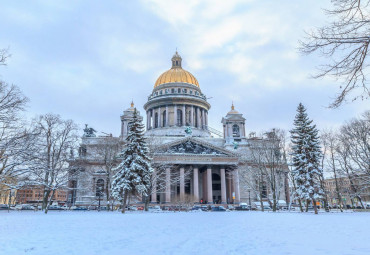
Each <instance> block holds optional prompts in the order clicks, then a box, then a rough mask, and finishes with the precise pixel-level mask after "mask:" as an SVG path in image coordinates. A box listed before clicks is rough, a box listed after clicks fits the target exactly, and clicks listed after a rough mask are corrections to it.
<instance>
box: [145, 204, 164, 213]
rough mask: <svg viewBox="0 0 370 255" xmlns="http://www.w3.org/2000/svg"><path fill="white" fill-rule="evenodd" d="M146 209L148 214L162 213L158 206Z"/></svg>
mask: <svg viewBox="0 0 370 255" xmlns="http://www.w3.org/2000/svg"><path fill="white" fill-rule="evenodd" d="M148 209H149V211H150V212H162V209H161V207H160V206H159V205H155V206H150V207H149V208H148Z"/></svg>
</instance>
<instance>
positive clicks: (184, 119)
mask: <svg viewBox="0 0 370 255" xmlns="http://www.w3.org/2000/svg"><path fill="white" fill-rule="evenodd" d="M185 110H186V108H185V105H183V106H182V125H183V126H186V111H185Z"/></svg>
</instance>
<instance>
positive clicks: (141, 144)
mask: <svg viewBox="0 0 370 255" xmlns="http://www.w3.org/2000/svg"><path fill="white" fill-rule="evenodd" d="M129 128H130V130H129V133H128V136H127V138H126V141H127V144H126V146H125V148H124V149H123V151H122V152H121V153H120V157H121V158H122V162H121V163H120V164H119V165H118V166H117V167H116V168H115V169H113V171H114V173H115V174H114V176H113V182H112V195H113V196H114V197H115V198H117V199H119V200H121V201H122V213H124V212H125V207H126V203H127V198H128V195H129V194H130V193H137V194H140V195H141V196H142V197H144V198H146V197H148V196H149V192H150V191H149V189H150V182H151V175H152V172H153V169H152V167H151V164H150V161H151V159H150V157H149V156H148V155H149V150H148V147H147V145H146V142H145V138H144V134H143V133H144V131H143V130H144V125H143V124H142V123H141V121H140V119H139V118H138V115H137V111H136V108H135V110H134V112H133V116H132V121H131V122H130V123H129Z"/></svg>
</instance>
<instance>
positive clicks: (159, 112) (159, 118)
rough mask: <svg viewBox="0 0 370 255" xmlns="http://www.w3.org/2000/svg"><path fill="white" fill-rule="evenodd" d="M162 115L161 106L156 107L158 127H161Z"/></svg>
mask: <svg viewBox="0 0 370 255" xmlns="http://www.w3.org/2000/svg"><path fill="white" fill-rule="evenodd" d="M161 117H162V114H161V107H158V127H159V128H160V127H162V121H161V119H162V118H161Z"/></svg>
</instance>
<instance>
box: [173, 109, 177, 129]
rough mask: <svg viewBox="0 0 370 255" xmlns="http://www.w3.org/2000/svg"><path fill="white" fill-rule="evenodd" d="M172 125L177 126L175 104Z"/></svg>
mask: <svg viewBox="0 0 370 255" xmlns="http://www.w3.org/2000/svg"><path fill="white" fill-rule="evenodd" d="M173 125H174V126H177V105H175V106H174V107H173Z"/></svg>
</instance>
